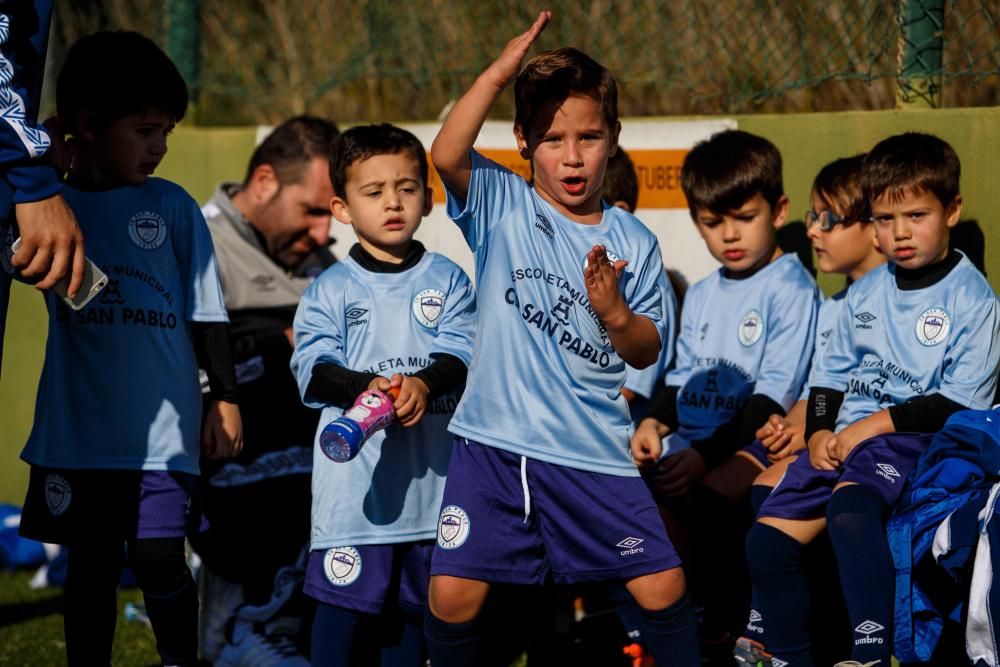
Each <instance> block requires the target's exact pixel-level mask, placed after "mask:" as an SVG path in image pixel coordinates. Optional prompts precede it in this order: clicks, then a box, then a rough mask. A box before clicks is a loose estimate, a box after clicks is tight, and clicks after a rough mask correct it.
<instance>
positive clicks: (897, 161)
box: [861, 132, 962, 206]
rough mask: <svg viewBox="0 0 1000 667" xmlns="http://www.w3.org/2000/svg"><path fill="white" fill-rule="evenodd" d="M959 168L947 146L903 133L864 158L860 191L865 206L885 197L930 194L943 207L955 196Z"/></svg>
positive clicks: (911, 133)
mask: <svg viewBox="0 0 1000 667" xmlns="http://www.w3.org/2000/svg"><path fill="white" fill-rule="evenodd" d="M961 175H962V164H961V162H959V160H958V155H957V154H956V153H955V149H954V148H952V147H951V146H950V145H949V144H948V142H946V141H944V140H942V139H938V138H937V137H935V136H933V135H931V134H922V133H920V132H906V133H905V134H897V135H895V136H892V137H889V138H888V139H883V140H882V141H880V142H878V144H876V145H875V148H873V149H872V150H871V152H870V153H868V155H867V156H866V157H865V162H864V168H863V170H862V174H861V190H862V192H863V193H864V196H865V199H867V200H868V202H869V203H871V202H874V201H875V200H876V199H878V198H879V197H881V196H883V195H885V194H888V195H889V198H890V199H892V200H896V199H898V198H900V197H902V196H903V195H904V194H905V193H906V192H908V191H916V192H930V193H931V194H933V195H934V196H935V197H937V198H938V201H940V202H941V204H942V205H944V206H949V205H950V204H951V203H952V202H953V201H955V197H957V196H958V182H959V179H960V177H961Z"/></svg>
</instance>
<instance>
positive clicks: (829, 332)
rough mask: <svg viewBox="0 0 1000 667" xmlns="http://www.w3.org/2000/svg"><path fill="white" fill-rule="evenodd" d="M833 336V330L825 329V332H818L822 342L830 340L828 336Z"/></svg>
mask: <svg viewBox="0 0 1000 667" xmlns="http://www.w3.org/2000/svg"><path fill="white" fill-rule="evenodd" d="M832 335H833V329H827V330H826V331H823V332H820V334H819V336H820V338H822V339H823V340H827V341H828V340H830V336H832Z"/></svg>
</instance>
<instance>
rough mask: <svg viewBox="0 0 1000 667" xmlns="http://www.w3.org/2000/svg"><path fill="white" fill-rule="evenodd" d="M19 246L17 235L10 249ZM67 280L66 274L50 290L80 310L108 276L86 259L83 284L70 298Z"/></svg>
mask: <svg viewBox="0 0 1000 667" xmlns="http://www.w3.org/2000/svg"><path fill="white" fill-rule="evenodd" d="M20 248H21V238H20V237H18V238H17V239H16V240H15V241H14V243H13V245H11V247H10V249H11V252H12V253H16V252H17V251H18V250H20ZM69 280H70V277H69V276H68V275H67V276H65V277H64V278H63V279H62V280H60V281H59V282H57V283H56V284H55V285H54V286H53V287H52V291H53V292H55V293H56V294H57V295H59V298H61V299H62V300H63V301H65V302H66V305H68V306H69V307H70V308H72V309H73V310H80V309H81V308H83V307H84V306H86V305H87V304H88V303H90V300H91V299H93V298H94V297H95V296H97V294H98V293H99V292H100V291H101V290H102V289H104V287H105V285H107V284H108V277H107V276H106V275H105V274H104V272H103V271H101V269H99V268H98V266H97V265H96V264H94V263H93V262H92V261H90V259H89V258H88V259H87V264H86V267H85V268H84V273H83V284H82V285H80V289H79V291H77V293H76V296H75V297H73V298H70V297H69V296H68V294H67V291H68V290H69Z"/></svg>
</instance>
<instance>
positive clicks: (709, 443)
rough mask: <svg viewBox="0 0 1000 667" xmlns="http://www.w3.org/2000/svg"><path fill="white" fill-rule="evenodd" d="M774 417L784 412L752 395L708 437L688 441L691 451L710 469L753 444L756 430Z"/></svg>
mask: <svg viewBox="0 0 1000 667" xmlns="http://www.w3.org/2000/svg"><path fill="white" fill-rule="evenodd" d="M774 414H778V415H781V416H782V417H783V416H785V409H784V408H783V407H781V404H780V403H777V402H776V401H774V400H773V399H771V398H770V397H768V396H765V395H764V394H754V395H753V396H751V397H750V399H749V400H748V401H747V404H746V405H745V406H743V409H742V410H740V411H739V412H737V413H736V414H735V415H733V418H732V419H731V420H729V421H728V422H726V423H725V424H723V425H722V426H720V427H719V428H717V429H715V433H713V434H712V435H711V436H710V437H709V438H707V439H705V440H697V441H695V442H692V443H691V448H692V449H694V450H695V451H696V452H698V453H699V454H701V457H702V458H703V459H705V463H706V464H708V467H709V468H714V467H715V466H717V465H719V464H720V463H722V462H723V461H725V460H726V459H728V458H729V457H730V456H732V455H733V454H735V453H736V452H737V451H738V450H739V448H740V447H743V446H745V445H749V444H750V443H751V442H753V440H754V437H755V436H756V434H757V429H759V428H760V427H761V426H763V425H764V424H765V423H766V422H767V418H768V417H770V416H771V415H774Z"/></svg>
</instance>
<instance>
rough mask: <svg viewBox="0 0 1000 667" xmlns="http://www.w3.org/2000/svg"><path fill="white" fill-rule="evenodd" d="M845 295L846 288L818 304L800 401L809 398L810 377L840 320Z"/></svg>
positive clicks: (813, 373)
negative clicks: (810, 359) (807, 378)
mask: <svg viewBox="0 0 1000 667" xmlns="http://www.w3.org/2000/svg"><path fill="white" fill-rule="evenodd" d="M846 297H847V290H846V289H842V290H841V291H839V292H837V293H836V294H834V295H833V296H831V297H830V298H829V299H823V301H822V303H820V304H819V317H817V318H816V343H815V345H814V347H813V355H812V363H811V364H810V365H809V380H808V381H806V383H805V384H804V385H802V394H801V395H800V396H799V400H800V401H806V400H809V387H813V386H815V385H814V384H813V383H812V379H813V377H815V376H816V373H817V372H818V370H817V367H818V364H819V359H820V357H821V356H823V351H824V350H825V349H826V344H827V343H829V342H830V338H831V337H832V336H833V335H834V334H835V333H836V331H837V322H839V321H840V313H841V312H842V311H843V309H844V303H845V302H846V300H847V299H846Z"/></svg>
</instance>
